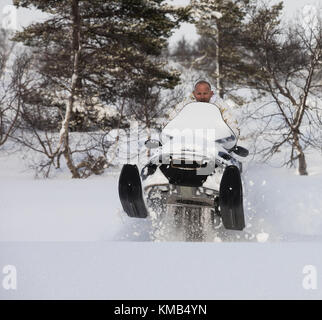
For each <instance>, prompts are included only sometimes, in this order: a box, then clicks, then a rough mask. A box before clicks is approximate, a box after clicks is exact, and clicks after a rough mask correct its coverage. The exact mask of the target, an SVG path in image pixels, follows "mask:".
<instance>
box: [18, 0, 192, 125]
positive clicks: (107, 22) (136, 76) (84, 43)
mask: <svg viewBox="0 0 322 320" xmlns="http://www.w3.org/2000/svg"><path fill="white" fill-rule="evenodd" d="M164 2H165V1H164V0H153V1H151V0H149V1H146V0H113V1H108V2H106V1H103V0H94V1H84V0H78V1H77V3H78V7H79V30H78V32H79V34H80V44H79V45H80V47H81V51H80V55H79V70H78V73H79V75H78V80H77V87H76V91H77V96H79V97H80V100H81V103H80V104H81V106H80V104H78V108H74V110H73V113H74V115H75V114H79V115H80V114H86V110H87V111H88V108H90V107H92V106H93V105H94V104H95V103H96V102H99V103H101V102H103V103H106V104H109V103H115V102H116V101H117V100H118V99H119V98H120V97H122V96H124V95H126V94H127V93H126V92H127V91H128V90H129V88H131V86H133V85H135V84H136V83H137V82H138V81H141V80H144V79H145V76H146V75H147V74H148V75H153V80H154V85H157V86H160V87H167V88H169V87H170V88H172V87H174V86H175V85H176V84H177V83H178V81H179V78H178V75H177V73H175V72H170V71H166V70H165V69H164V64H162V63H160V62H156V60H155V58H154V57H158V56H159V55H160V54H161V51H162V49H163V48H164V47H165V46H166V44H167V39H168V38H169V36H170V35H171V33H172V30H173V29H174V28H175V27H177V26H178V25H179V23H180V21H183V20H185V19H187V17H188V13H187V10H186V9H174V8H172V7H170V6H167V5H165V4H163V3H164ZM14 4H15V5H16V6H18V7H19V6H20V7H28V8H30V7H35V8H37V9H39V10H42V11H44V12H47V13H49V14H50V17H49V19H48V20H47V21H45V22H42V23H36V24H33V25H31V26H29V27H27V28H25V29H24V31H22V32H18V33H17V35H16V36H15V40H16V41H21V42H23V43H24V44H25V45H27V46H29V47H32V48H33V52H34V54H35V55H36V56H37V59H38V61H39V73H40V74H41V75H42V76H43V77H44V78H45V80H44V81H45V82H46V86H47V88H50V89H54V90H58V91H64V90H65V89H66V88H67V89H68V88H69V86H70V79H71V77H72V73H73V64H72V63H71V61H72V57H73V52H74V51H75V48H73V46H72V42H71V41H70V40H71V38H75V32H74V34H73V31H72V25H73V21H72V1H71V0H64V1H45V2H44V1H40V0H15V1H14ZM80 120H81V119H80ZM92 120H93V119H92Z"/></svg>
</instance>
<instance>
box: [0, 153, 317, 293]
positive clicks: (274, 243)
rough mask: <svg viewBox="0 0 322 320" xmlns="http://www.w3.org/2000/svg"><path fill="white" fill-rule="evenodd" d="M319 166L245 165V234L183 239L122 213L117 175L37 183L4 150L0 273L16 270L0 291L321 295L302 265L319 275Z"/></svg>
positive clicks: (0, 159)
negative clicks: (303, 171)
mask: <svg viewBox="0 0 322 320" xmlns="http://www.w3.org/2000/svg"><path fill="white" fill-rule="evenodd" d="M321 160H322V156H321V155H320V154H318V153H317V152H315V153H312V154H309V155H308V163H309V173H310V175H309V176H308V177H301V176H298V175H296V174H295V170H294V169H285V168H274V167H271V166H269V165H264V164H259V163H256V162H253V161H250V162H248V163H245V165H244V175H243V180H244V181H243V182H244V193H245V200H244V206H245V214H246V224H247V227H246V229H245V230H244V231H243V232H233V231H229V232H228V231H224V230H221V229H219V230H217V231H212V232H210V233H209V234H208V236H207V238H206V241H204V242H185V241H184V240H183V239H182V238H181V237H180V235H176V234H175V233H174V230H173V229H171V226H169V225H166V226H161V227H160V224H156V223H154V222H153V221H150V220H137V219H130V218H128V217H127V216H126V215H125V214H124V212H123V211H122V209H121V204H120V202H119V199H118V192H117V183H118V173H117V172H115V173H113V174H109V173H106V174H105V175H103V176H99V177H91V178H89V179H86V180H72V179H70V178H69V174H68V173H67V172H62V173H61V174H60V175H58V176H56V177H55V178H52V179H47V180H43V179H35V178H34V172H33V171H32V170H30V169H28V168H27V167H26V164H25V163H24V162H23V161H22V159H20V156H18V154H17V153H13V154H11V155H8V154H6V153H5V152H1V154H0V177H1V179H0V190H1V193H0V271H1V270H2V268H4V267H5V266H7V265H13V266H15V267H16V268H17V288H16V290H5V289H4V288H1V286H0V297H1V298H3V299H17V298H18V299H26V298H31V299H34V298H40V299H43V298H48V299H57V298H61V299H73V298H75V299H83V298H86V299H87V298H90V299H91V298H98V299H227V298H228V299H229V298H232V299H235V298H245V299H260V298H264V299H271V298H277V299H284V298H295V299H297V298H313V299H315V298H321V297H322V294H321V290H319V286H317V289H316V290H305V289H304V287H303V281H304V278H305V276H306V275H305V274H304V273H303V272H304V271H303V270H305V269H303V268H305V266H307V265H309V266H312V265H313V266H314V267H315V268H317V271H319V270H322V269H321V268H322V259H321V252H322V251H321V249H322V198H321V196H320V194H321V189H322V166H321V164H320V163H321ZM167 228H168V232H164V231H165V229H167ZM160 230H162V231H163V232H161V231H160ZM3 270H4V269H3ZM1 277H3V278H5V273H0V279H1ZM321 285H322V284H321Z"/></svg>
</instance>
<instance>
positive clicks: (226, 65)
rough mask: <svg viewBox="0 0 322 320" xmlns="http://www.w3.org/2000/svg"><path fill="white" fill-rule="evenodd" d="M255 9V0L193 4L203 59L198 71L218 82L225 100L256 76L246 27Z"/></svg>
mask: <svg viewBox="0 0 322 320" xmlns="http://www.w3.org/2000/svg"><path fill="white" fill-rule="evenodd" d="M252 5H253V4H252V1H251V0H191V7H192V9H191V10H192V13H193V16H194V20H195V25H196V27H197V31H198V33H199V35H200V36H201V37H200V39H199V41H198V42H197V44H196V48H195V51H196V53H197V54H199V57H201V56H202V57H203V58H202V59H199V62H198V64H194V67H195V68H197V69H199V70H203V71H205V72H206V74H207V75H208V77H209V78H210V79H212V80H215V83H216V89H217V92H218V94H219V96H220V97H221V98H223V97H224V95H225V93H227V92H228V91H229V90H230V89H231V88H234V87H235V86H236V85H238V84H243V83H244V82H245V79H247V78H248V77H249V76H250V75H251V74H252V73H253V72H254V69H253V67H252V65H251V64H249V63H247V61H246V60H245V59H244V56H245V55H244V46H243V33H244V25H245V23H246V18H247V13H248V11H249V10H250V8H252Z"/></svg>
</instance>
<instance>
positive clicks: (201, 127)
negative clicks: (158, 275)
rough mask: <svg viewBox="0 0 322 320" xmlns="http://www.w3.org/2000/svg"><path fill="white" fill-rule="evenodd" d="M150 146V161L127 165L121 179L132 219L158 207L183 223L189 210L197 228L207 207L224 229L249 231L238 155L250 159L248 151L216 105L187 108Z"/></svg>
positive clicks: (123, 200)
mask: <svg viewBox="0 0 322 320" xmlns="http://www.w3.org/2000/svg"><path fill="white" fill-rule="evenodd" d="M145 147H146V148H148V149H150V150H153V151H155V152H154V153H153V154H152V156H150V158H149V159H148V161H147V162H146V163H145V164H143V165H142V166H137V165H136V164H125V165H124V166H123V168H122V170H121V174H120V177H119V197H120V201H121V204H122V207H123V209H124V211H125V212H126V213H127V215H128V216H129V217H133V218H147V217H148V216H149V215H151V207H153V203H154V204H155V206H154V207H159V209H160V208H162V210H161V211H162V212H172V214H174V215H178V217H179V218H180V219H181V221H182V214H183V213H182V212H184V216H185V217H186V220H187V221H188V225H190V226H192V225H193V224H198V223H199V222H200V218H201V216H200V215H202V212H203V209H204V208H208V209H210V211H211V214H212V217H213V219H214V218H216V219H217V220H218V219H219V220H220V222H221V224H222V225H223V226H224V228H225V229H229V230H243V229H244V228H245V218H244V210H243V190H242V181H241V171H242V163H241V162H240V161H239V160H237V159H236V157H235V155H238V156H239V157H246V156H247V155H248V150H247V149H245V148H243V147H241V146H237V138H236V136H235V134H234V132H233V131H232V130H231V129H230V127H229V126H228V125H227V124H226V122H225V121H224V120H223V117H222V114H221V112H220V110H219V108H218V107H217V106H216V105H214V104H211V103H203V102H202V103H200V102H193V103H189V104H187V105H186V106H185V107H184V108H183V109H182V110H181V111H180V113H179V114H178V115H177V116H176V117H175V118H174V119H173V120H171V121H170V122H169V123H168V124H167V125H166V126H165V127H164V129H163V130H162V132H161V134H160V137H159V139H149V140H147V141H146V142H145ZM155 200H157V202H155ZM167 208H175V210H172V211H171V210H170V211H169V210H167ZM196 210H197V212H198V215H197V216H195V214H193V212H196ZM178 217H176V218H175V221H176V223H177V221H178Z"/></svg>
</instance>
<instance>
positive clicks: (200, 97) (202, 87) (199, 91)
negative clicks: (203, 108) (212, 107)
mask: <svg viewBox="0 0 322 320" xmlns="http://www.w3.org/2000/svg"><path fill="white" fill-rule="evenodd" d="M213 94H214V93H213V91H211V89H210V88H209V86H208V85H207V84H206V83H200V84H198V85H197V87H196V88H195V90H194V92H193V95H194V96H195V98H196V100H197V101H198V102H209V101H210V98H211V97H212V95H213Z"/></svg>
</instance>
